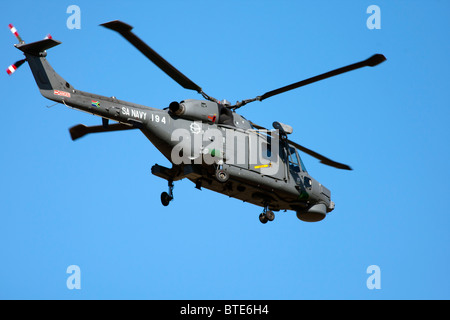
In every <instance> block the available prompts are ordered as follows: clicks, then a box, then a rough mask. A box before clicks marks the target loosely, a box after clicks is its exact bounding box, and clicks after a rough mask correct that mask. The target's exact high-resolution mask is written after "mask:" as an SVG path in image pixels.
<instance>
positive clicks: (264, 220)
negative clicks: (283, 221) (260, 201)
mask: <svg viewBox="0 0 450 320" xmlns="http://www.w3.org/2000/svg"><path fill="white" fill-rule="evenodd" d="M259 221H261V223H262V224H266V223H267V221H269V219H267V216H266V214H265V213H261V214H260V215H259Z"/></svg>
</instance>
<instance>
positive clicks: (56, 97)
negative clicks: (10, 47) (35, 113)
mask: <svg viewBox="0 0 450 320" xmlns="http://www.w3.org/2000/svg"><path fill="white" fill-rule="evenodd" d="M60 44H61V42H60V41H56V40H53V39H51V38H48V39H44V40H40V41H36V42H32V43H27V44H25V43H20V44H17V45H15V47H16V48H17V49H19V50H21V51H23V53H24V54H25V57H26V60H27V62H28V64H29V66H30V69H31V71H32V72H33V76H34V79H35V80H36V84H37V85H38V87H39V90H40V92H41V94H42V95H43V96H44V97H46V98H48V99H50V100H53V101H56V102H61V101H62V100H64V99H66V98H68V97H70V92H72V91H73V90H74V88H73V87H72V86H71V85H70V84H69V83H68V82H67V81H66V80H64V79H63V78H62V77H61V76H60V75H59V74H57V73H56V72H55V70H53V68H52V66H51V65H50V63H48V61H47V59H46V58H45V57H46V56H47V52H46V50H47V49H50V48H53V47H55V46H57V45H60Z"/></svg>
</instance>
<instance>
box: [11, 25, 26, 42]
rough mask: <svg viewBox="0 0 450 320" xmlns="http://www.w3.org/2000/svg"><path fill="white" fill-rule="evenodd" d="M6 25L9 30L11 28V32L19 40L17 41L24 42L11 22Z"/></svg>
mask: <svg viewBox="0 0 450 320" xmlns="http://www.w3.org/2000/svg"><path fill="white" fill-rule="evenodd" d="M8 27H9V30H11V33H12V34H13V35H14V36H15V37H16V38H17V40H19V43H24V41H23V40H22V38H21V37H20V35H19V32H18V31H17V29H16V28H15V27H14V26H13V25H12V24H11V23H10V24H9V25H8Z"/></svg>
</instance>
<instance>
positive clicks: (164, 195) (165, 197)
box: [161, 192, 173, 207]
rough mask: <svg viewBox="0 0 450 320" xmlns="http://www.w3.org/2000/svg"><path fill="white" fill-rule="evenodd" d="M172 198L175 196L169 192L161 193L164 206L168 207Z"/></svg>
mask: <svg viewBox="0 0 450 320" xmlns="http://www.w3.org/2000/svg"><path fill="white" fill-rule="evenodd" d="M172 199H173V198H172V197H171V196H170V195H169V194H168V193H167V192H163V193H161V203H162V205H163V206H164V207H167V206H168V205H169V203H170V201H172Z"/></svg>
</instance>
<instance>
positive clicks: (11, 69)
mask: <svg viewBox="0 0 450 320" xmlns="http://www.w3.org/2000/svg"><path fill="white" fill-rule="evenodd" d="M25 61H27V60H26V59H23V60H19V61H16V62H15V63H14V64H12V65H10V66H9V67H8V68H7V69H6V73H7V74H8V75H12V74H13V73H14V72H16V70H17V69H18V68H19V67H20V66H21V65H23V64H24V63H25Z"/></svg>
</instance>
